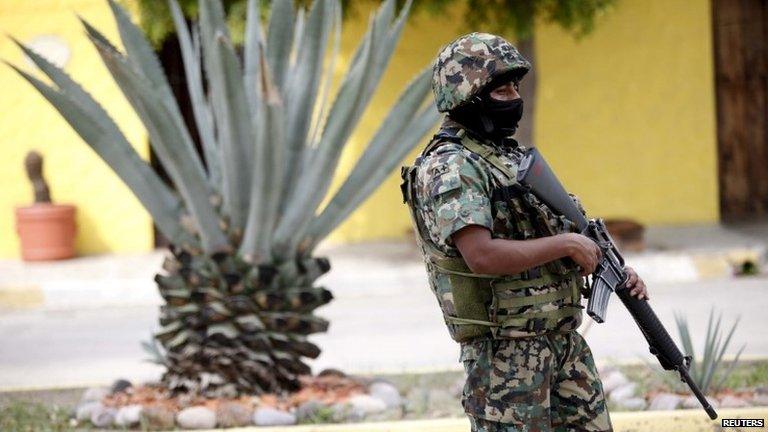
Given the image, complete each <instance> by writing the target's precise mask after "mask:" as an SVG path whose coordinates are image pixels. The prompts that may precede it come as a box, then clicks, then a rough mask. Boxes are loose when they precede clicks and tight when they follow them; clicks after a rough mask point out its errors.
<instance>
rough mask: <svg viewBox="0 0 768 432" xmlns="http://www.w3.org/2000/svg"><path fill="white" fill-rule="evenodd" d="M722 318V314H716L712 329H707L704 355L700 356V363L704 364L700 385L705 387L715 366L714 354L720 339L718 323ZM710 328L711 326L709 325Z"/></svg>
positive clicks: (715, 354) (717, 349)
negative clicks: (710, 330)
mask: <svg viewBox="0 0 768 432" xmlns="http://www.w3.org/2000/svg"><path fill="white" fill-rule="evenodd" d="M722 319H723V316H722V314H718V316H717V321H716V324H715V326H714V328H713V329H712V332H711V333H710V332H709V331H707V342H706V345H705V346H704V355H703V356H702V363H703V366H704V372H703V377H702V385H703V387H705V388H706V387H708V386H709V383H710V381H711V380H712V375H713V374H714V372H715V368H716V366H717V362H716V356H717V352H718V351H719V349H720V344H721V340H722V335H721V332H720V324H721V322H722ZM710 324H711V323H710ZM710 328H712V327H711V325H710Z"/></svg>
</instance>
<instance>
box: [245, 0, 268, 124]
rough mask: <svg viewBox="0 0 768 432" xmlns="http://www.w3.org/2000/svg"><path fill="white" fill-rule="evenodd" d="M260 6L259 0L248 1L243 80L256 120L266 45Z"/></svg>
mask: <svg viewBox="0 0 768 432" xmlns="http://www.w3.org/2000/svg"><path fill="white" fill-rule="evenodd" d="M259 5H260V2H259V0H248V11H247V15H246V27H245V43H244V47H243V57H244V63H245V66H244V69H245V74H244V77H243V80H244V82H245V93H246V95H247V96H248V104H249V105H250V106H251V109H252V110H253V113H252V114H253V116H254V118H256V117H257V113H256V112H255V110H256V108H257V107H258V106H259V99H260V93H261V92H260V88H261V83H260V79H261V78H260V77H259V68H260V65H259V63H260V58H261V55H262V50H263V45H264V42H263V38H262V35H261V10H260V7H259Z"/></svg>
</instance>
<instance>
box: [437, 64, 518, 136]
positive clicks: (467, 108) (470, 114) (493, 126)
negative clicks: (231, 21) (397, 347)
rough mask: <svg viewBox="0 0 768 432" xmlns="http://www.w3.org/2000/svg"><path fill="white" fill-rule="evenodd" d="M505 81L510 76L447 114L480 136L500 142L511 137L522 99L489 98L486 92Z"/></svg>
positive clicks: (498, 80) (500, 79)
mask: <svg viewBox="0 0 768 432" xmlns="http://www.w3.org/2000/svg"><path fill="white" fill-rule="evenodd" d="M518 79H519V78H518ZM509 81H513V77H510V76H505V77H499V79H497V80H494V81H493V82H491V84H489V85H487V86H486V89H485V90H483V91H482V92H481V93H480V94H478V95H476V96H475V97H474V98H473V99H472V100H471V101H470V102H469V103H466V104H464V105H462V106H460V107H458V108H456V109H454V110H453V111H451V112H450V113H449V117H450V118H451V119H453V120H455V121H457V122H458V123H460V124H461V125H462V126H464V127H466V128H467V129H469V130H470V131H472V132H475V133H476V134H478V135H480V136H482V137H484V138H488V139H490V140H491V141H494V142H497V143H503V142H504V141H506V140H504V138H508V137H510V136H512V135H513V134H514V133H515V131H516V130H517V124H518V122H520V119H521V118H522V117H523V100H522V99H521V98H517V99H512V100H508V101H501V100H497V99H494V98H492V97H491V95H490V93H491V90H493V89H495V88H497V87H499V86H501V85H502V84H505V83H507V82H509ZM515 81H516V80H515Z"/></svg>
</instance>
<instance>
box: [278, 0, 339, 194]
mask: <svg viewBox="0 0 768 432" xmlns="http://www.w3.org/2000/svg"><path fill="white" fill-rule="evenodd" d="M333 6H334V8H335V13H334V17H335V18H334V19H335V21H334V23H333V29H334V35H333V51H332V52H331V59H330V64H329V65H328V68H327V69H326V70H325V79H324V80H323V81H324V82H323V86H322V89H321V90H320V94H321V96H320V103H319V105H318V108H317V111H318V113H317V115H316V116H315V119H314V121H313V124H312V130H311V132H310V134H309V137H308V142H310V143H315V142H317V136H318V134H319V133H320V129H321V126H322V125H323V124H324V122H325V113H326V111H327V109H328V98H329V95H330V93H331V85H332V84H333V76H334V73H335V72H336V62H337V61H338V59H339V52H340V49H341V24H342V16H341V5H340V4H339V2H338V1H336V0H334V1H333ZM288 195H289V194H288V193H286V196H288Z"/></svg>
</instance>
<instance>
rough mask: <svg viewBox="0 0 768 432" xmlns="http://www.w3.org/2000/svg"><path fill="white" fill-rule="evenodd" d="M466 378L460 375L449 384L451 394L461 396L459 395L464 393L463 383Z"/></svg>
mask: <svg viewBox="0 0 768 432" xmlns="http://www.w3.org/2000/svg"><path fill="white" fill-rule="evenodd" d="M466 381H467V380H466V378H464V377H461V378H459V379H457V380H456V381H454V382H453V384H451V396H454V397H457V398H458V397H461V395H462V394H463V393H464V383H465V382H466Z"/></svg>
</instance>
